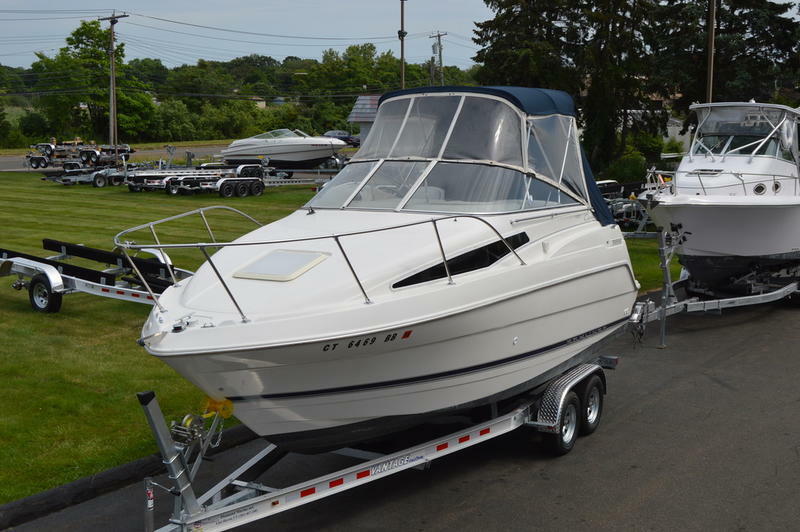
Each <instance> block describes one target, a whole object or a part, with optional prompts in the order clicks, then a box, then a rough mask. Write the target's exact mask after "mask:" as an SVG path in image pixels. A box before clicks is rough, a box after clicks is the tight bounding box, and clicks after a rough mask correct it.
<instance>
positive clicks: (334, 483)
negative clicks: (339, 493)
mask: <svg viewBox="0 0 800 532" xmlns="http://www.w3.org/2000/svg"><path fill="white" fill-rule="evenodd" d="M342 484H344V479H343V478H337V479H336V480H331V481H330V483H329V484H328V487H329V488H335V487H336V486H341V485H342Z"/></svg>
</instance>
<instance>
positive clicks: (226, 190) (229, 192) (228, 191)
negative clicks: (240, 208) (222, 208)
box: [219, 183, 235, 198]
mask: <svg viewBox="0 0 800 532" xmlns="http://www.w3.org/2000/svg"><path fill="white" fill-rule="evenodd" d="M234 192H235V190H234V188H233V183H222V185H221V186H220V187H219V195H220V196H222V197H223V198H232V197H233V194H234Z"/></svg>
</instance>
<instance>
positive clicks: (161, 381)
mask: <svg viewBox="0 0 800 532" xmlns="http://www.w3.org/2000/svg"><path fill="white" fill-rule="evenodd" d="M38 177H39V174H33V173H11V172H0V227H2V228H3V229H2V233H0V234H1V235H2V236H0V247H3V248H7V249H12V250H15V251H22V252H26V253H31V254H34V255H39V256H42V257H43V256H46V255H51V254H53V253H52V252H47V251H44V250H43V249H42V248H41V241H42V238H54V239H58V240H65V241H68V242H77V243H82V244H86V245H89V246H93V247H99V248H103V249H111V247H112V238H113V236H114V235H115V234H116V233H118V232H119V231H121V230H122V229H125V228H128V227H132V226H134V225H138V224H140V223H143V222H147V221H151V220H156V219H159V218H164V217H166V216H170V215H173V214H178V213H180V212H184V211H188V210H191V209H194V208H197V207H200V206H203V205H215V204H221V203H227V204H228V205H230V206H233V207H237V208H241V209H242V210H244V211H245V212H247V213H248V214H250V215H252V216H254V217H255V218H256V219H258V220H260V221H271V220H275V219H277V218H281V217H283V216H286V215H287V214H289V213H290V212H292V211H293V210H294V209H295V208H296V207H297V206H298V205H301V204H303V203H305V201H307V200H308V198H310V197H311V196H312V195H313V191H312V190H311V189H310V188H309V187H276V188H268V189H267V190H266V191H265V193H264V195H263V196H261V197H258V198H233V199H229V200H223V199H222V198H220V197H219V196H216V195H211V194H209V195H200V196H190V197H186V196H177V197H169V196H167V195H166V194H163V193H155V192H152V193H139V194H134V193H131V192H129V191H128V190H127V188H126V187H106V188H102V189H98V188H92V187H91V186H88V185H76V186H71V187H65V186H62V185H57V184H54V183H48V182H43V181H40V180H39V179H38ZM240 220H241V219H234V218H232V217H219V218H217V219H216V220H215V221H214V222H212V224H213V225H214V226H216V227H221V228H222V231H221V232H220V235H219V237H220V238H231V237H233V236H235V235H238V234H241V232H242V231H243V230H245V229H249V226H243V225H242V222H241V221H240ZM198 229H199V226H198ZM180 233H181V234H182V233H183V231H181V232H180ZM226 233H227V234H226ZM196 235H197V239H198V240H200V239H201V238H200V237H201V236H202V233H201V232H200V231H198V232H197V233H196ZM170 236H181V235H180V234H178V233H172V234H171V235H170ZM165 237H166V238H169V236H167V234H165ZM176 262H177V263H178V264H180V263H181V261H180V260H176ZM77 263H78V262H76V264H77ZM96 266H97V264H96V263H95V267H96ZM12 280H13V278H12V277H3V278H0V323H2V326H0V382H2V383H3V388H4V390H3V391H4V397H5V405H6V406H5V407H3V409H2V413H0V420H1V421H0V442H2V449H3V452H2V453H0V504H2V503H4V502H8V501H11V500H14V499H18V498H20V497H24V496H26V495H30V494H33V493H36V492H39V491H42V490H44V489H47V488H52V487H54V486H57V485H60V484H63V483H65V482H69V481H71V480H75V479H77V478H80V477H82V476H85V475H90V474H92V473H96V472H98V471H101V470H104V469H107V468H109V467H112V466H115V465H119V464H122V463H125V462H128V461H130V460H132V459H135V458H138V457H141V456H145V455H147V454H150V453H153V452H155V451H156V447H155V445H154V442H153V440H152V437H151V435H150V432H149V429H148V428H147V424H146V422H145V419H144V416H143V414H142V412H141V408H140V406H139V403H138V401H137V400H136V398H135V393H136V392H138V391H144V390H149V389H153V390H155V391H156V393H157V394H158V396H159V402H160V403H161V405H162V407H163V409H164V412H165V414H166V416H167V419H168V420H169V419H170V418H176V417H177V416H179V415H182V414H183V413H186V412H187V411H189V410H191V409H199V407H200V405H201V403H202V399H203V395H202V393H201V392H200V391H198V390H197V389H195V388H194V386H192V385H191V384H189V383H188V382H186V381H184V380H183V379H182V378H181V377H179V376H178V375H177V374H176V373H174V372H173V371H172V370H171V369H170V368H169V367H167V366H166V365H165V364H163V363H162V362H160V361H159V360H157V359H155V358H153V357H151V356H149V355H147V353H146V352H145V351H144V350H143V349H142V348H141V347H139V346H138V345H136V343H135V340H136V339H137V338H138V337H139V332H140V331H141V326H142V323H143V322H144V320H145V319H146V317H147V315H148V313H149V311H150V307H149V306H147V305H141V304H136V303H128V302H123V301H116V300H112V299H105V298H99V297H93V296H89V295H85V294H73V295H68V296H65V297H64V304H63V307H62V309H61V312H59V313H57V314H39V313H34V312H33V310H32V309H31V307H30V304H29V303H28V295H27V291H22V292H16V291H14V290H12V289H11V288H10V287H9V286H10V284H11V282H12Z"/></svg>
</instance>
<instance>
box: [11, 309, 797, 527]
mask: <svg viewBox="0 0 800 532" xmlns="http://www.w3.org/2000/svg"><path fill="white" fill-rule="evenodd" d="M798 323H800V305H794V304H792V303H787V302H783V303H776V304H769V305H763V306H759V307H750V308H741V309H732V310H729V311H725V313H724V314H722V315H715V314H708V315H682V316H675V317H673V318H670V321H669V336H668V344H669V345H668V347H667V348H666V349H658V348H656V347H655V346H656V345H657V343H658V335H657V332H658V331H657V324H652V325H651V327H650V328H649V331H648V336H647V337H646V338H645V340H644V343H643V344H636V343H635V342H634V341H633V339H632V338H631V337H629V336H624V337H620V338H618V339H617V340H615V341H614V343H613V344H612V346H611V348H610V349H608V350H607V352H608V353H609V354H619V355H621V356H622V358H621V360H620V365H619V368H618V369H617V370H616V371H610V372H608V395H607V396H606V404H605V412H604V416H603V420H602V423H601V426H600V428H599V429H598V431H597V432H595V433H594V434H593V435H591V436H588V437H584V438H581V439H580V440H578V442H577V444H576V446H575V448H574V450H573V451H572V452H571V453H570V454H568V455H566V456H564V457H561V458H552V457H550V456H549V455H548V454H547V453H546V452H545V451H544V450H543V449H542V448H541V447H540V445H539V444H540V442H539V439H540V436H539V435H538V434H536V433H535V432H532V431H529V430H528V429H525V428H523V429H519V430H517V431H514V432H512V433H510V434H507V435H505V436H502V437H499V438H496V439H494V440H491V441H488V442H487V443H484V444H481V445H477V446H475V447H472V448H470V449H467V450H465V451H462V452H459V453H455V454H453V455H451V456H448V457H446V458H442V459H440V460H437V461H435V462H433V464H432V467H431V468H430V469H429V470H426V471H414V470H411V471H405V472H403V473H400V474H397V475H395V476H393V477H389V478H387V479H383V480H379V481H376V482H373V483H371V484H368V485H366V486H363V487H360V488H355V489H353V490H350V491H347V492H344V493H341V494H339V495H336V496H333V497H329V498H327V499H324V500H321V501H318V502H314V503H310V504H308V505H305V506H302V507H300V508H297V509H294V510H290V511H287V512H284V513H282V514H278V515H276V516H274V517H272V518H269V519H268V520H267V521H260V522H256V523H253V524H250V525H246V526H244V527H242V528H241V529H240V530H243V531H255V530H264V529H269V530H272V531H300V530H303V531H305V530H320V531H376V530H380V531H382V532H387V531H394V530H398V531H399V530H403V531H408V530H419V531H423V530H424V531H439V530H441V531H444V530H447V531H451V530H482V531H485V530H506V531H513V530H531V529H537V530H593V531H596V530H670V531H672V530H703V531H708V530H787V531H788V530H793V531H794V530H798V529H800V422H798V415H797V412H798V411H800V386H798V379H799V378H800V349H799V348H798V343H799V342H800V328H798V326H797V325H798ZM259 445H262V444H261V442H251V443H248V444H245V445H243V446H240V447H237V448H235V449H233V450H231V451H228V452H227V453H224V454H223V455H222V456H220V457H218V458H217V459H216V460H215V461H214V462H211V463H208V464H206V465H204V468H208V469H207V470H206V471H205V474H203V475H202V477H201V483H202V484H203V485H205V486H208V485H209V484H210V483H212V482H214V481H215V479H218V478H219V476H220V475H221V474H222V472H223V471H225V470H226V469H230V468H231V467H232V465H233V464H235V463H239V462H240V461H241V460H243V458H244V457H245V456H246V453H247V452H250V453H251V454H252V453H253V452H255V451H254V449H256V448H257V447H258V446H259ZM78 459H80V458H79V457H76V460H78ZM352 463H353V462H352V460H351V459H348V458H344V457H340V456H334V455H317V456H301V455H294V454H291V455H289V456H287V457H286V458H285V459H284V460H283V461H282V462H280V463H279V464H278V465H277V466H276V467H275V468H274V469H273V470H271V471H269V472H268V473H267V474H266V475H265V477H264V478H262V479H261V481H262V482H263V483H265V484H267V485H272V486H284V485H288V484H287V483H289V482H292V481H297V480H300V479H302V478H310V477H311V476H314V475H318V474H322V473H325V472H328V471H330V470H332V469H336V468H340V467H345V466H348V465H351V464H352ZM215 474H216V476H215V477H214V478H213V479H212V478H210V477H211V476H214V475H215ZM161 480H162V482H165V481H164V479H161ZM143 497H144V496H143V488H142V485H141V484H135V485H131V486H128V487H126V488H124V489H121V490H118V491H116V492H113V493H109V494H106V495H103V496H101V497H98V498H96V499H93V500H91V501H88V502H85V503H83V504H80V505H77V506H73V507H71V508H68V509H66V510H63V511H60V512H57V513H55V514H51V515H49V516H46V517H43V518H41V519H38V520H36V521H34V522H30V523H27V524H25V525H22V526H19V527H16V528H14V529H13V530H17V531H20V532H23V531H34V530H36V531H38V530H49V531H57V530H70V531H75V530H115V531H127V530H137V531H139V530H142V529H143V509H144V498H143ZM170 499H171V497H170V496H169V495H167V494H164V493H163V492H162V493H159V494H158V495H157V499H156V524H157V525H159V524H161V525H163V524H166V519H167V518H168V514H169V512H170V510H171V501H170Z"/></svg>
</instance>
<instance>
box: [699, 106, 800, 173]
mask: <svg viewBox="0 0 800 532" xmlns="http://www.w3.org/2000/svg"><path fill="white" fill-rule="evenodd" d="M690 109H692V110H693V111H695V112H696V113H697V114H698V117H700V121H699V123H698V124H697V127H696V128H695V131H694V134H693V135H692V144H691V146H690V147H689V153H688V155H689V161H690V162H693V161H694V157H695V156H703V157H710V158H711V159H712V160H714V158H715V157H720V158H721V161H725V158H726V157H728V156H729V155H730V156H740V157H748V158H749V161H752V160H753V157H769V158H773V159H777V160H780V161H785V162H788V163H792V164H795V165H797V164H800V157H799V156H798V155H799V154H798V146H797V136H798V134H797V128H798V121H799V120H798V118H799V117H800V113H799V112H798V110H796V109H792V108H790V107H786V106H783V105H776V104H759V103H756V102H741V103H738V102H735V103H727V102H725V103H723V102H720V103H716V104H713V103H712V104H697V105H693V106H691V108H690ZM717 110H736V111H739V112H741V114H742V116H743V117H746V116H747V114H754V113H759V114H760V115H761V116H762V117H763V120H765V121H766V122H767V124H768V125H769V128H770V129H769V132H768V133H766V134H763V133H758V132H752V133H747V132H742V133H738V134H737V133H733V132H706V131H705V129H704V126H705V124H706V122H707V121H708V120H709V118H711V117H712V116H713V115H714V113H715V111H717ZM769 111H771V112H773V113H775V112H778V113H780V115H779V117H778V119H777V121H776V122H775V123H773V120H772V119H771V118H770V116H769ZM790 122H793V124H792V126H793V127H792V129H793V139H791V141H792V142H791V145H790V147H789V149H788V152H789V153H791V155H792V158H793V160H792V159H787V158H786V157H783V156H781V155H779V153H780V152H781V150H782V146H783V143H782V140H781V130H782V128H783V127H784V124H787V123H790ZM712 136H716V137H719V138H723V137H727V140H726V141H725V144H724V146H723V147H722V149H721V150H720V151H719V152H718V153H716V152H715V151H714V150H713V149H711V148H709V147H708V146H707V145H706V144H705V143H704V142H703V139H704V138H706V137H712ZM737 137H738V138H741V137H752V138H755V139H756V140H753V141H751V142H747V143H745V144H743V145H741V146H736V147H735V148H733V149H730V146H731V144H732V143H733V140H734V138H737ZM771 139H775V140H776V141H777V147H776V150H775V153H774V154H768V153H759V150H761V149H762V147H764V145H766V144H767V143H768V142H769V141H770V140H771ZM747 148H752V151H751V152H750V153H743V151H744V150H745V149H747ZM701 149H702V150H704V152H705V153H702V152H701V151H700V150H701Z"/></svg>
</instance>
